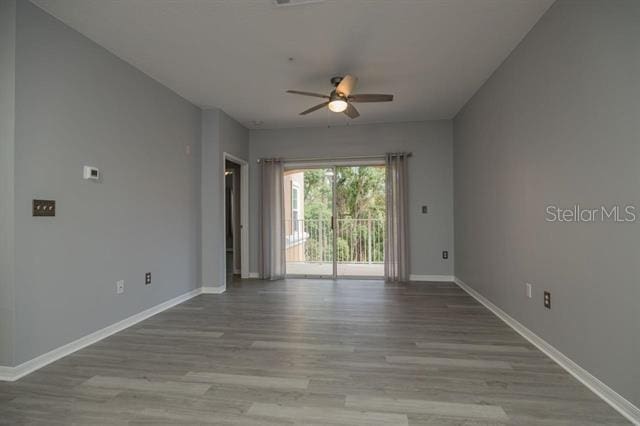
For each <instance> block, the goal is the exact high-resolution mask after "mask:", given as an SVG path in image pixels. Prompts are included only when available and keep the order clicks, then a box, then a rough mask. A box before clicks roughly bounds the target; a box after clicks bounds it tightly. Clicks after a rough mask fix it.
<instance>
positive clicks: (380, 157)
mask: <svg viewBox="0 0 640 426" xmlns="http://www.w3.org/2000/svg"><path fill="white" fill-rule="evenodd" d="M389 154H391V155H392V156H400V155H406V156H407V157H411V156H412V155H413V154H412V153H411V152H390V153H389ZM386 155H387V154H382V155H360V156H351V157H329V158H327V157H310V158H309V157H307V158H274V159H272V158H258V159H257V160H256V162H257V163H260V162H261V161H273V160H280V161H284V162H290V163H294V162H299V163H303V162H306V161H348V160H384V159H385V157H386Z"/></svg>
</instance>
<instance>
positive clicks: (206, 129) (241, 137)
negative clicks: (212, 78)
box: [201, 109, 249, 287]
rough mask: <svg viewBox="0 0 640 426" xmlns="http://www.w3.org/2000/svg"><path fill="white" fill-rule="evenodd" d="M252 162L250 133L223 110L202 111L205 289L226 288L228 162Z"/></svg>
mask: <svg viewBox="0 0 640 426" xmlns="http://www.w3.org/2000/svg"><path fill="white" fill-rule="evenodd" d="M225 152H227V153H229V154H232V155H234V156H236V157H239V158H241V159H243V160H247V159H248V158H249V131H248V130H247V129H246V128H244V127H243V126H242V125H240V124H239V123H238V122H236V121H235V120H234V119H232V118H231V117H229V116H228V115H227V114H226V113H225V112H224V111H222V110H220V109H207V110H204V111H202V178H201V209H202V212H201V216H202V237H201V251H202V286H204V287H224V285H225V234H224V231H225V227H224V226H225V224H224V204H223V203H222V201H223V197H224V179H223V176H224V159H223V153H225Z"/></svg>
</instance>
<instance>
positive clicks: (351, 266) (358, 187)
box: [335, 166, 386, 278]
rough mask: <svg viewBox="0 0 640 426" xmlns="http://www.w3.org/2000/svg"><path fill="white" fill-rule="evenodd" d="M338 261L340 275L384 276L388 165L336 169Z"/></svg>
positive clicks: (355, 276)
mask: <svg viewBox="0 0 640 426" xmlns="http://www.w3.org/2000/svg"><path fill="white" fill-rule="evenodd" d="M335 173H336V175H335V194H336V197H335V200H336V204H335V216H336V229H335V239H336V246H337V247H336V264H337V271H336V273H337V275H338V276H339V277H352V278H357V277H382V276H384V229H385V209H386V206H385V168H384V166H343V167H336V170H335Z"/></svg>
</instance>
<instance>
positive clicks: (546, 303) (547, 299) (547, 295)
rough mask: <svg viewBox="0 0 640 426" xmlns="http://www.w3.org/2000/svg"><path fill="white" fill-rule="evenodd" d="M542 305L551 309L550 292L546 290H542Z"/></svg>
mask: <svg viewBox="0 0 640 426" xmlns="http://www.w3.org/2000/svg"><path fill="white" fill-rule="evenodd" d="M544 307H545V308H547V309H551V293H550V292H548V291H545V292H544Z"/></svg>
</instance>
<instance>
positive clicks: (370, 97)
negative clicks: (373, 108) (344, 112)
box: [349, 94, 393, 102]
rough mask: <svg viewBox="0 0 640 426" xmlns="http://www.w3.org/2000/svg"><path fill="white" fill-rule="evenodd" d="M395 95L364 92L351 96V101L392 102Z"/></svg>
mask: <svg viewBox="0 0 640 426" xmlns="http://www.w3.org/2000/svg"><path fill="white" fill-rule="evenodd" d="M392 100H393V95H380V94H362V95H351V96H349V101H350V102H391V101H392Z"/></svg>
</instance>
